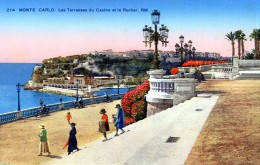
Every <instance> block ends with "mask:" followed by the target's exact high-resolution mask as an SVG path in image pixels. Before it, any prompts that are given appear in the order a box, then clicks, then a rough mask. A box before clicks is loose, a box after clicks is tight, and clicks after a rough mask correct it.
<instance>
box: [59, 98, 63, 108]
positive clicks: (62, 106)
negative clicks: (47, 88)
mask: <svg viewBox="0 0 260 165" xmlns="http://www.w3.org/2000/svg"><path fill="white" fill-rule="evenodd" d="M59 101H60V110H62V109H63V106H62V96H60V99H59Z"/></svg>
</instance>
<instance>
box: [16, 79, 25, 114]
mask: <svg viewBox="0 0 260 165" xmlns="http://www.w3.org/2000/svg"><path fill="white" fill-rule="evenodd" d="M22 86H23V85H21V84H20V83H18V84H16V88H17V94H18V108H17V109H18V111H20V110H21V107H20V87H22Z"/></svg>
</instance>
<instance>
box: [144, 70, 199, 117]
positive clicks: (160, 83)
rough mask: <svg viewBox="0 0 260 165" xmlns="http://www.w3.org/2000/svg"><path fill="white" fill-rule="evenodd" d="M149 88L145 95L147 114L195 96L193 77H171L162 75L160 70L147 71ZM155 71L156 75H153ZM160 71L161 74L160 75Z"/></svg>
mask: <svg viewBox="0 0 260 165" xmlns="http://www.w3.org/2000/svg"><path fill="white" fill-rule="evenodd" d="M148 73H149V74H150V79H149V82H150V90H149V92H148V94H147V95H146V101H147V102H148V106H147V116H150V115H153V114H155V113H158V112H160V111H163V110H165V109H167V108H170V107H172V106H173V105H177V104H179V103H181V102H184V101H185V100H188V99H191V98H192V97H194V96H195V79H194V78H171V76H169V79H167V78H166V77H167V76H164V77H163V76H162V75H163V74H164V73H165V72H163V71H162V70H155V71H149V72H148ZM153 73H155V74H156V75H153ZM160 73H161V75H160Z"/></svg>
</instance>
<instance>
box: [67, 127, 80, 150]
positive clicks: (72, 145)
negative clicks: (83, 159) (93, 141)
mask: <svg viewBox="0 0 260 165" xmlns="http://www.w3.org/2000/svg"><path fill="white" fill-rule="evenodd" d="M70 125H71V130H70V134H69V140H68V141H69V142H68V155H69V154H71V152H73V151H74V150H77V151H78V150H79V148H78V141H77V138H76V134H77V130H76V127H75V126H76V124H75V123H71V124H70Z"/></svg>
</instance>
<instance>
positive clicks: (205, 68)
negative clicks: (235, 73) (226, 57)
mask: <svg viewBox="0 0 260 165" xmlns="http://www.w3.org/2000/svg"><path fill="white" fill-rule="evenodd" d="M229 65H230V64H211V65H201V66H198V67H178V69H179V72H183V73H191V74H193V73H195V71H196V69H199V70H200V71H202V72H206V71H210V70H212V69H213V68H214V67H228V66H229Z"/></svg>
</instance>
